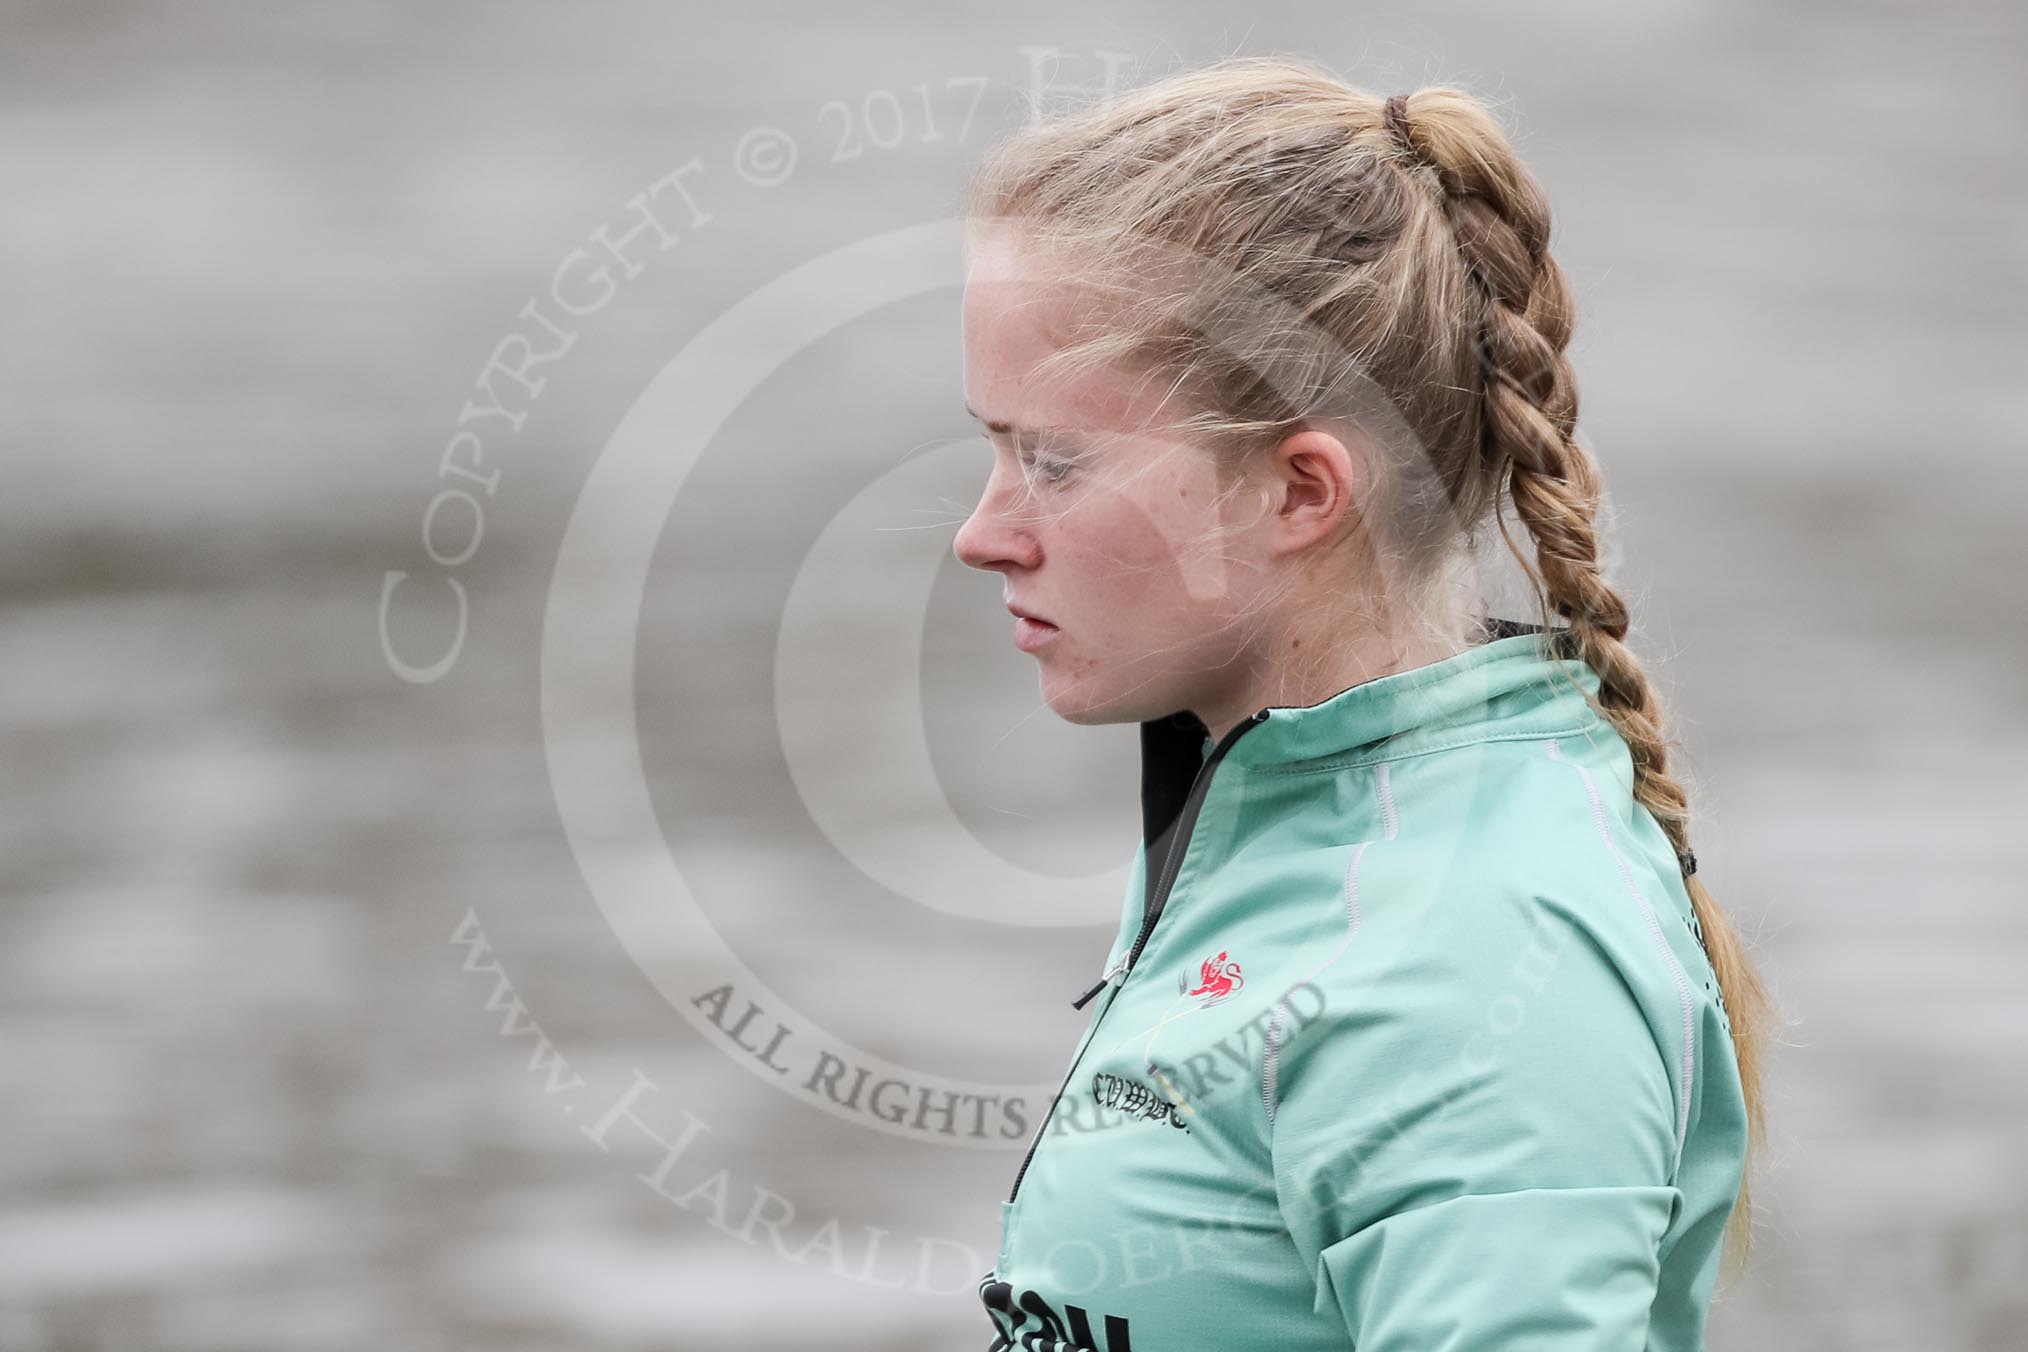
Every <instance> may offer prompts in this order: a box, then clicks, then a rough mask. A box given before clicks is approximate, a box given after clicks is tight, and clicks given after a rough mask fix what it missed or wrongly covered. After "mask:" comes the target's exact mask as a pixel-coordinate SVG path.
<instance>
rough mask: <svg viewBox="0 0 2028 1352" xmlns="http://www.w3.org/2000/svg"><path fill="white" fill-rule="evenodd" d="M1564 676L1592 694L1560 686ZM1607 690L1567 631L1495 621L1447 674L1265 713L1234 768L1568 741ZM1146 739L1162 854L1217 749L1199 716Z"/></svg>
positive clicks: (1382, 681)
mask: <svg viewBox="0 0 2028 1352" xmlns="http://www.w3.org/2000/svg"><path fill="white" fill-rule="evenodd" d="M1552 650H1553V654H1554V656H1552ZM1559 658H1560V659H1561V660H1560V661H1558V660H1556V659H1559ZM1559 665H1560V666H1562V667H1563V668H1564V670H1565V671H1566V672H1567V673H1568V674H1569V676H1570V677H1571V678H1572V679H1573V680H1574V681H1575V682H1576V683H1577V686H1578V687H1579V688H1581V689H1582V690H1583V692H1584V694H1579V693H1578V691H1577V690H1575V689H1573V688H1572V687H1571V684H1570V683H1569V682H1567V681H1563V680H1562V679H1561V678H1559V677H1558V676H1557V674H1556V667H1557V666H1559ZM1598 688H1599V680H1598V675H1597V673H1596V672H1594V671H1593V670H1592V669H1591V667H1590V666H1589V665H1588V664H1586V663H1585V662H1583V661H1581V660H1579V659H1577V658H1576V656H1575V655H1574V650H1573V649H1572V648H1571V646H1570V643H1569V639H1568V636H1567V634H1566V633H1565V631H1563V630H1560V629H1559V630H1557V631H1555V632H1554V634H1553V635H1549V636H1545V635H1544V632H1543V629H1542V626H1540V625H1537V624H1528V623H1525V622H1522V621H1517V620H1502V619H1486V620H1484V621H1482V622H1481V624H1480V627H1479V640H1478V642H1477V643H1475V644H1473V646H1471V647H1469V648H1466V649H1465V650H1464V651H1463V652H1460V653H1456V654H1454V655H1453V656H1451V657H1448V658H1445V659H1444V660H1443V661H1441V662H1433V663H1430V664H1428V665H1426V666H1421V667H1414V668H1411V669H1409V670H1407V671H1398V672H1394V673H1392V674H1390V675H1386V676H1380V677H1376V678H1374V679H1373V680H1370V681H1362V682H1360V683H1359V684H1358V685H1355V686H1352V687H1351V688H1349V689H1346V690H1341V691H1339V692H1338V693H1337V694H1335V695H1333V696H1331V697H1330V698H1328V699H1326V700H1323V701H1321V702H1320V703H1317V704H1305V705H1293V704H1292V705H1270V706H1268V707H1267V708H1264V709H1261V710H1258V711H1256V712H1255V713H1254V714H1253V715H1252V718H1251V720H1250V722H1249V723H1242V724H1240V725H1239V726H1238V727H1236V728H1234V729H1233V730H1232V731H1231V732H1230V733H1228V734H1227V735H1228V736H1229V737H1233V738H1236V740H1235V741H1233V742H1232V744H1231V746H1230V747H1229V749H1228V750H1227V752H1226V756H1225V759H1226V760H1227V761H1230V762H1233V763H1235V764H1241V765H1246V766H1250V767H1254V768H1263V769H1268V770H1276V769H1301V768H1303V767H1304V766H1305V765H1307V764H1310V763H1321V762H1324V761H1337V760H1346V759H1350V760H1359V759H1362V758H1371V759H1381V758H1383V757H1393V756H1400V755H1409V754H1413V753H1414V752H1415V751H1417V750H1427V749H1431V748H1433V747H1434V746H1436V745H1438V744H1440V743H1449V742H1455V741H1459V740H1464V741H1472V740H1484V739H1486V738H1490V737H1496V736H1500V735H1502V734H1503V733H1504V732H1510V731H1511V732H1522V731H1524V730H1542V731H1556V730H1559V729H1563V728H1571V727H1574V726H1577V725H1582V724H1585V723H1588V722H1589V721H1590V718H1591V717H1592V716H1593V714H1592V711H1591V709H1590V706H1589V703H1588V700H1587V699H1586V696H1587V695H1589V696H1596V695H1597V693H1598ZM1140 728H1141V821H1142V831H1143V838H1144V839H1145V840H1146V841H1148V842H1149V843H1150V844H1151V845H1154V846H1159V845H1160V844H1161V843H1162V842H1163V841H1164V838H1165V836H1166V835H1167V834H1168V833H1169V832H1170V830H1171V828H1172V827H1173V826H1174V825H1175V822H1176V818H1177V816H1178V815H1179V814H1180V812H1181V810H1182V808H1183V805H1184V800H1185V798H1186V797H1188V795H1189V792H1190V787H1191V784H1192V782H1193V781H1194V780H1195V779H1196V777H1197V772H1198V770H1199V769H1200V768H1202V766H1203V764H1204V761H1205V759H1206V758H1207V757H1208V756H1209V755H1210V753H1211V752H1212V750H1213V749H1214V747H1215V745H1216V744H1215V742H1214V740H1213V738H1212V737H1211V735H1210V732H1209V730H1208V729H1207V728H1206V727H1205V725H1204V723H1203V721H1202V720H1201V719H1199V718H1198V717H1197V715H1196V714H1194V713H1191V712H1190V711H1188V710H1182V711H1180V712H1177V713H1173V714H1168V715H1166V716H1164V717H1161V718H1155V719H1150V720H1148V721H1146V722H1144V723H1142V724H1141V725H1140ZM1467 728H1471V729H1473V731H1471V732H1466V731H1465V730H1466V729H1467ZM1383 744H1384V745H1383Z"/></svg>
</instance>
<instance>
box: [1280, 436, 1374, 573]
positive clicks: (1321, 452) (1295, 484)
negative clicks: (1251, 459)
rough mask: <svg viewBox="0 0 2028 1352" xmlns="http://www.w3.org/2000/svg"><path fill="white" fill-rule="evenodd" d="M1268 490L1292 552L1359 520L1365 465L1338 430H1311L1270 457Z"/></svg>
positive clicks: (1284, 441) (1288, 440) (1291, 439)
mask: <svg viewBox="0 0 2028 1352" xmlns="http://www.w3.org/2000/svg"><path fill="white" fill-rule="evenodd" d="M1265 471H1266V472H1265V475H1264V483H1263V486H1264V488H1265V489H1266V490H1267V491H1268V492H1270V493H1271V494H1272V502H1271V510H1272V511H1274V512H1275V513H1277V514H1278V515H1279V516H1280V517H1281V518H1282V521H1283V524H1284V526H1285V527H1286V530H1287V536H1288V538H1287V539H1286V541H1285V542H1284V543H1285V545H1286V547H1288V548H1291V549H1301V548H1305V547H1307V546H1309V545H1311V544H1313V543H1315V542H1316V541H1317V540H1319V539H1322V538H1323V537H1325V536H1329V535H1335V534H1337V533H1338V532H1339V531H1340V530H1341V529H1342V528H1343V523H1344V521H1345V520H1346V518H1348V517H1350V518H1351V519H1353V520H1355V521H1356V520H1357V519H1358V515H1359V513H1358V510H1357V501H1356V498H1357V494H1358V492H1359V490H1360V489H1361V488H1362V486H1363V485H1362V479H1361V475H1360V473H1359V463H1358V461H1357V460H1356V459H1355V458H1354V456H1353V454H1352V450H1351V448H1350V447H1348V446H1347V445H1346V444H1345V442H1344V441H1343V440H1342V439H1341V438H1340V437H1339V436H1338V434H1337V433H1336V432H1335V431H1332V430H1331V429H1329V428H1325V427H1321V426H1314V425H1313V426H1306V427H1303V428H1301V429H1299V430H1297V431H1295V432H1292V433H1290V434H1289V435H1288V436H1286V437H1284V438H1282V440H1281V443H1280V444H1279V445H1277V446H1276V447H1275V448H1274V450H1273V451H1272V452H1270V453H1269V455H1268V457H1267V463H1266V466H1265Z"/></svg>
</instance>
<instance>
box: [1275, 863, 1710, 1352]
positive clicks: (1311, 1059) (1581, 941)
mask: <svg viewBox="0 0 2028 1352" xmlns="http://www.w3.org/2000/svg"><path fill="white" fill-rule="evenodd" d="M1456 902H1457V899H1456V898H1447V899H1444V900H1443V901H1441V902H1440V903H1438V904H1435V905H1432V906H1429V907H1424V908H1410V907H1401V908H1398V910H1397V911H1389V910H1387V909H1386V908H1381V913H1380V914H1378V915H1374V916H1371V917H1368V919H1367V921H1366V924H1365V925H1364V926H1363V927H1362V928H1361V929H1359V930H1356V931H1355V932H1354V933H1353V934H1352V936H1351V938H1350V939H1349V941H1348V942H1347V943H1346V944H1345V945H1344V947H1343V951H1342V952H1341V953H1339V954H1337V955H1336V956H1335V957H1333V958H1332V959H1331V960H1330V961H1329V962H1328V963H1327V964H1326V965H1325V966H1324V967H1323V969H1322V970H1320V971H1318V972H1317V973H1316V974H1315V976H1314V978H1313V986H1314V991H1313V992H1312V993H1313V995H1314V996H1315V998H1314V999H1313V1000H1312V1001H1311V1002H1310V1004H1309V1005H1303V1004H1302V1002H1301V1001H1299V1000H1298V1001H1296V1002H1294V1005H1295V1012H1294V1014H1293V1015H1292V1016H1291V1018H1290V1028H1289V1031H1288V1032H1287V1035H1286V1040H1285V1045H1282V1046H1281V1047H1280V1048H1279V1049H1278V1051H1277V1053H1276V1054H1275V1056H1274V1059H1273V1062H1272V1064H1271V1066H1270V1067H1264V1068H1263V1069H1264V1077H1265V1079H1266V1083H1264V1085H1263V1089H1264V1094H1265V1098H1266V1101H1267V1102H1268V1103H1269V1104H1270V1105H1271V1107H1270V1109H1269V1111H1270V1116H1269V1142H1270V1152H1271V1155H1272V1158H1273V1163H1274V1171H1275V1185H1276V1192H1277V1197H1278V1200H1279V1203H1280V1207H1281V1211H1282V1214H1283V1218H1284V1220H1285V1222H1286V1224H1287V1226H1288V1229H1289V1232H1290V1234H1291V1235H1292V1236H1293V1238H1294V1240H1295V1243H1296V1246H1297V1248H1298V1250H1299V1251H1300V1254H1301V1257H1302V1259H1303V1261H1304V1262H1305V1263H1306V1264H1307V1265H1308V1266H1309V1268H1310V1270H1311V1271H1312V1272H1313V1273H1314V1275H1315V1278H1316V1283H1317V1297H1316V1309H1317V1311H1318V1312H1319V1313H1328V1312H1332V1311H1333V1309H1334V1307H1335V1313H1336V1315H1337V1316H1338V1317H1341V1318H1342V1319H1343V1320H1344V1322H1345V1325H1346V1328H1347V1329H1348V1331H1349V1332H1350V1333H1351V1335H1352V1338H1353V1341H1354V1343H1355V1344H1356V1345H1357V1347H1358V1348H1359V1352H1439V1350H1440V1349H1447V1350H1458V1352H1462V1350H1464V1349H1495V1348H1497V1349H1500V1350H1501V1352H1520V1350H1521V1349H1535V1350H1538V1352H1576V1350H1577V1349H1580V1348H1582V1349H1585V1350H1586V1352H1603V1350H1609V1349H1622V1348H1624V1349H1638V1348H1641V1347H1642V1346H1643V1345H1644V1343H1645V1341H1646V1333H1647V1327H1648V1314H1649V1309H1650V1307H1651V1305H1652V1304H1653V1302H1654V1298H1655V1292H1656V1284H1657V1274H1658V1270H1659V1258H1658V1249H1659V1245H1660V1243H1661V1240H1662V1237H1663V1235H1664V1233H1665V1232H1666V1231H1667V1229H1668V1226H1669V1224H1670V1221H1671V1219H1672V1217H1673V1216H1674V1214H1675V1210H1676V1208H1677V1207H1678V1206H1679V1205H1680V1194H1679V1192H1678V1191H1677V1189H1676V1188H1675V1187H1674V1186H1673V1185H1672V1182H1671V1180H1672V1179H1673V1177H1674V1169H1675V1157H1676V1154H1675V1152H1676V1138H1675V1132H1676V1120H1677V1114H1676V1112H1675V1111H1674V1107H1673V1104H1674V1097H1673V1095H1674V1091H1673V1089H1672V1087H1671V1085H1670V1080H1669V1072H1668V1067H1667V1064H1666V1062H1665V1060H1664V1057H1663V1053H1662V1050H1661V1048H1660V1047H1659V1046H1658V1045H1657V1042H1656V1037H1655V1034H1654V1033H1653V1031H1652V1030H1651V1027H1650V1024H1649V1022H1648V1020H1647V1018H1646V1016H1645V1015H1644V1013H1643V1011H1642V1008H1641V1005H1640V1002H1639V1000H1638V998H1637V997H1636V995H1635V994H1634V988H1633V987H1632V986H1631V985H1630V984H1629V982H1628V981H1627V980H1626V979H1625V977H1624V976H1623V974H1622V970H1621V968H1620V966H1619V965H1618V963H1617V962H1616V961H1615V960H1614V958H1613V956H1612V953H1613V948H1612V945H1611V943H1609V942H1607V941H1605V940H1604V939H1603V938H1602V936H1601V935H1600V934H1599V933H1596V932H1595V931H1594V930H1593V929H1592V928H1590V927H1589V926H1587V924H1586V923H1585V921H1584V920H1583V918H1582V916H1583V912H1582V911H1581V910H1579V909H1575V908H1572V907H1569V906H1566V905H1564V904H1562V903H1561V902H1559V901H1558V900H1556V899H1554V898H1550V897H1543V896H1530V895H1515V896H1510V897H1505V898H1491V899H1483V900H1477V901H1474V902H1473V903H1472V904H1471V905H1470V906H1469V907H1468V908H1467V907H1463V906H1461V905H1458V904H1456ZM1310 1007H1315V1008H1316V1010H1317V1012H1316V1013H1315V1015H1314V1016H1313V1017H1311V1018H1309V1019H1308V1020H1307V1021H1305V1020H1303V1019H1302V1013H1303V1012H1304V1010H1306V1009H1308V1008H1310Z"/></svg>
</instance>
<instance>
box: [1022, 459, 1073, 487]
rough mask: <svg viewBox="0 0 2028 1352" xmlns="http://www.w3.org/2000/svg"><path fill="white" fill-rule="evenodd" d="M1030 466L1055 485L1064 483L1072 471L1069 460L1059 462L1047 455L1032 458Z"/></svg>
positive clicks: (1029, 462)
mask: <svg viewBox="0 0 2028 1352" xmlns="http://www.w3.org/2000/svg"><path fill="white" fill-rule="evenodd" d="M1028 466H1029V468H1030V469H1033V470H1034V471H1035V472H1036V473H1038V474H1040V475H1041V476H1042V477H1043V478H1044V479H1047V480H1048V481H1049V482H1050V483H1053V484H1056V483H1062V482H1063V480H1064V478H1065V477H1066V476H1067V475H1069V473H1070V470H1071V465H1070V462H1069V461H1068V460H1057V459H1054V458H1053V457H1050V456H1046V455H1038V456H1035V457H1032V458H1031V459H1030V460H1029V461H1028Z"/></svg>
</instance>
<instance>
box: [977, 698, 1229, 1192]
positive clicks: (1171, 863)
mask: <svg viewBox="0 0 2028 1352" xmlns="http://www.w3.org/2000/svg"><path fill="white" fill-rule="evenodd" d="M1267 716H1268V711H1267V710H1266V709H1262V710H1260V711H1258V712H1257V713H1253V714H1249V715H1248V716H1247V717H1246V718H1244V719H1242V720H1240V722H1239V723H1238V724H1236V725H1235V726H1234V727H1233V728H1232V729H1231V730H1230V731H1229V732H1227V733H1226V734H1225V736H1224V737H1223V738H1221V739H1220V740H1219V743H1218V745H1217V746H1215V747H1213V748H1212V749H1211V754H1210V755H1208V756H1206V757H1205V758H1204V764H1202V765H1200V766H1198V767H1197V776H1196V778H1194V779H1192V780H1191V781H1190V792H1189V793H1188V794H1187V795H1185V796H1184V799H1183V807H1182V809H1181V812H1180V815H1179V820H1178V821H1177V823H1176V833H1175V836H1174V838H1173V839H1172V840H1170V842H1169V853H1168V855H1167V857H1166V858H1165V859H1164V860H1163V861H1162V874H1161V879H1160V885H1159V886H1158V887H1157V888H1156V889H1155V897H1154V901H1153V903H1152V904H1151V905H1150V906H1149V907H1148V908H1147V915H1146V916H1145V917H1143V918H1142V920H1141V932H1140V933H1139V934H1137V935H1135V936H1134V946H1133V947H1132V948H1131V949H1129V950H1128V951H1127V954H1126V956H1125V957H1123V958H1121V959H1119V960H1118V961H1117V962H1115V963H1113V965H1112V966H1110V967H1108V968H1106V970H1105V972H1104V973H1103V974H1102V975H1101V976H1100V977H1099V979H1098V983H1097V984H1096V985H1094V986H1093V987H1092V988H1091V989H1090V990H1088V991H1086V992H1085V993H1084V994H1083V995H1080V996H1078V997H1077V999H1075V1000H1073V1001H1071V1008H1072V1009H1083V1008H1084V1007H1085V1006H1086V1005H1088V1004H1090V1003H1091V1001H1092V997H1094V996H1096V995H1097V994H1098V993H1099V992H1100V991H1102V990H1104V989H1105V988H1106V987H1107V986H1111V987H1112V988H1113V994H1112V995H1109V996H1107V997H1106V1004H1105V1008H1104V1009H1101V1010H1100V1011H1099V1013H1098V1018H1097V1019H1095V1020H1093V1022H1092V1026H1091V1032H1090V1033H1089V1034H1088V1035H1087V1036H1086V1037H1085V1040H1084V1045H1083V1046H1081V1047H1079V1048H1078V1049H1077V1055H1076V1056H1075V1057H1073V1058H1071V1063H1070V1069H1069V1070H1068V1071H1066V1072H1064V1076H1063V1084H1062V1085H1061V1086H1060V1087H1059V1088H1058V1089H1057V1091H1056V1097H1055V1098H1054V1099H1052V1100H1051V1101H1050V1104H1049V1111H1048V1112H1047V1113H1044V1114H1043V1117H1042V1125H1040V1126H1039V1127H1037V1128H1036V1129H1035V1139H1034V1140H1032V1141H1030V1142H1029V1143H1028V1153H1027V1154H1026V1155H1024V1156H1022V1158H1021V1168H1020V1169H1019V1170H1017V1171H1016V1172H1015V1174H1014V1190H1013V1191H1012V1192H1010V1193H1008V1194H1007V1200H1008V1201H1009V1202H1012V1201H1013V1200H1014V1199H1015V1197H1017V1196H1019V1195H1020V1192H1021V1180H1022V1178H1023V1177H1024V1176H1025V1175H1026V1174H1027V1173H1028V1165H1029V1162H1030V1161H1031V1160H1033V1159H1034V1158H1035V1148H1036V1147H1037V1146H1039V1145H1041V1144H1042V1137H1043V1135H1044V1133H1046V1132H1047V1131H1048V1130H1049V1120H1050V1118H1052V1117H1054V1116H1055V1115H1056V1105H1057V1104H1058V1103H1061V1102H1062V1101H1063V1093H1064V1090H1066V1089H1068V1088H1070V1082H1071V1080H1073V1079H1074V1078H1076V1076H1077V1068H1078V1065H1079V1063H1080V1062H1082V1061H1083V1060H1084V1054H1085V1052H1086V1051H1087V1050H1088V1049H1089V1048H1090V1047H1091V1044H1092V1043H1093V1042H1094V1041H1095V1040H1096V1039H1097V1037H1098V1026H1099V1024H1101V1023H1104V1022H1105V1017H1106V1014H1107V1012H1108V1011H1110V1010H1111V1009H1112V1007H1113V1001H1114V1000H1115V999H1117V998H1118V994H1119V988H1120V987H1121V986H1123V985H1125V984H1126V981H1127V974H1128V973H1129V972H1131V971H1133V970H1134V963H1135V962H1136V961H1138V960H1139V959H1140V956H1141V950H1142V949H1143V948H1145V947H1147V945H1148V936H1149V935H1151V934H1153V933H1154V932H1155V923H1156V922H1157V921H1158V920H1160V919H1161V918H1162V910H1163V908H1164V907H1165V906H1167V905H1168V904H1169V889H1170V888H1172V887H1174V886H1175V885H1176V874H1177V872H1178V871H1179V870H1180V869H1181V868H1182V866H1183V852H1184V850H1185V849H1186V848H1187V847H1188V846H1189V844H1190V835H1191V832H1193V831H1194V830H1196V828H1197V814H1198V812H1199V811H1201V810H1202V809H1203V807H1204V796H1205V793H1206V792H1207V790H1208V789H1209V787H1210V784H1211V772H1212V771H1213V770H1216V769H1217V768H1218V763H1219V762H1220V761H1221V760H1224V759H1225V753H1226V752H1228V751H1230V750H1231V749H1232V745H1233V743H1234V742H1237V741H1238V740H1239V739H1240V736H1241V734H1243V733H1245V732H1247V731H1249V730H1250V729H1252V728H1253V727H1255V726H1256V725H1258V724H1260V723H1262V722H1265V721H1266V720H1267Z"/></svg>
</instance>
